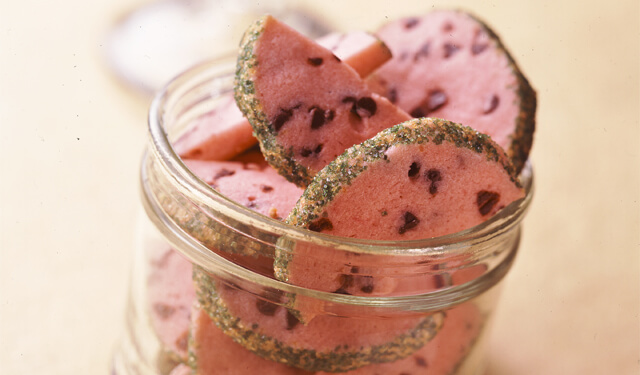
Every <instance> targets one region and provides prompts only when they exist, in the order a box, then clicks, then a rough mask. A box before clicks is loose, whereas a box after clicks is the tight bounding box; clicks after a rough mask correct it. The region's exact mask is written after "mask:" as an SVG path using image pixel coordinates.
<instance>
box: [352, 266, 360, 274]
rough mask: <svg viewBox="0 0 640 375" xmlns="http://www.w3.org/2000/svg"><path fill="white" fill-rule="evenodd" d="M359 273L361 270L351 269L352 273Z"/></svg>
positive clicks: (355, 267) (354, 267)
mask: <svg viewBox="0 0 640 375" xmlns="http://www.w3.org/2000/svg"><path fill="white" fill-rule="evenodd" d="M359 272H360V268H358V267H357V266H353V267H351V273H359Z"/></svg>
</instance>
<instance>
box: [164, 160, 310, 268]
mask: <svg viewBox="0 0 640 375" xmlns="http://www.w3.org/2000/svg"><path fill="white" fill-rule="evenodd" d="M184 163H185V165H186V166H187V167H188V168H189V169H190V170H191V171H192V172H193V173H194V174H195V175H196V176H198V177H199V178H200V179H201V180H203V181H204V182H206V183H207V184H209V185H210V186H211V187H213V188H214V189H215V190H217V191H218V192H219V193H221V194H222V195H224V196H226V197H227V198H229V199H231V200H233V201H235V202H238V203H239V204H242V205H244V206H246V207H247V208H249V209H251V210H253V211H257V212H259V213H261V214H263V215H265V216H268V217H270V218H272V219H276V220H281V219H282V218H283V217H286V215H287V214H288V213H289V211H290V210H291V208H292V207H293V205H294V204H295V202H296V201H297V199H298V197H299V196H300V195H301V194H302V189H300V188H298V187H297V186H296V185H294V184H292V183H290V182H289V181H287V180H286V179H284V178H283V177H282V176H280V175H279V174H278V173H277V172H276V171H275V170H274V169H273V168H272V167H271V166H269V164H267V162H266V161H265V160H264V158H263V157H262V154H261V153H260V152H259V151H258V150H257V149H254V150H250V151H247V152H245V153H243V154H241V155H239V156H237V157H236V158H234V159H233V160H229V161H203V160H185V161H184ZM158 189H159V190H158V191H157V192H156V195H157V196H158V197H159V200H160V205H161V206H162V208H163V209H164V210H165V212H166V213H167V215H168V216H169V217H171V218H172V219H173V220H175V222H176V224H177V225H179V226H180V227H181V228H182V229H183V230H185V231H186V232H187V233H188V234H189V235H191V236H192V237H194V238H195V239H197V240H198V241H200V243H202V244H203V245H204V246H206V247H207V248H209V249H211V250H212V251H214V252H215V253H217V254H219V255H221V256H223V257H225V258H227V259H230V260H232V261H234V262H235V263H238V264H240V265H241V266H244V267H246V268H249V269H251V270H254V271H256V272H259V273H261V274H264V275H269V276H272V275H273V266H272V262H273V253H274V249H273V246H270V245H269V244H270V243H275V241H276V238H275V237H274V235H272V234H271V233H268V232H264V231H260V230H258V229H256V228H254V227H251V226H248V225H246V224H243V223H240V222H237V221H232V219H229V218H226V217H223V218H222V219H224V220H225V221H223V220H222V219H219V218H213V217H211V216H209V215H208V214H206V213H205V212H203V211H201V210H200V209H199V207H197V206H195V205H194V204H192V203H191V202H189V201H187V200H186V199H185V198H183V197H181V196H173V195H170V194H168V193H167V192H165V191H164V190H161V189H162V186H158Z"/></svg>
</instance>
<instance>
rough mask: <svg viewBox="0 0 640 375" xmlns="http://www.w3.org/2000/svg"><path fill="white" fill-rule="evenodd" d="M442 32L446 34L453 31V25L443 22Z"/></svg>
mask: <svg viewBox="0 0 640 375" xmlns="http://www.w3.org/2000/svg"><path fill="white" fill-rule="evenodd" d="M442 31H444V32H447V33H448V32H450V31H453V24H452V23H451V22H449V21H447V22H445V23H444V25H442Z"/></svg>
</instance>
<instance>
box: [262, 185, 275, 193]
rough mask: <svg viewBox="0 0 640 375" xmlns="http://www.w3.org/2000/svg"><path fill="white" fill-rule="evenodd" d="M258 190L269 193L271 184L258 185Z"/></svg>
mask: <svg viewBox="0 0 640 375" xmlns="http://www.w3.org/2000/svg"><path fill="white" fill-rule="evenodd" d="M260 190H261V191H262V192H263V193H269V192H272V191H273V186H269V185H260Z"/></svg>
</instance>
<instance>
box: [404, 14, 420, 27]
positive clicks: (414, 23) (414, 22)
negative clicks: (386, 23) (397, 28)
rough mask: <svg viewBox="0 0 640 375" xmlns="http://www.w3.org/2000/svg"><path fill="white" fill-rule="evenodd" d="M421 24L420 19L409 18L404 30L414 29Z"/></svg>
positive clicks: (405, 22)
mask: <svg viewBox="0 0 640 375" xmlns="http://www.w3.org/2000/svg"><path fill="white" fill-rule="evenodd" d="M419 23H420V19H419V18H417V17H411V18H407V19H406V20H405V21H404V28H405V29H412V28H414V27H416V26H417V25H418V24H419Z"/></svg>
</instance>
